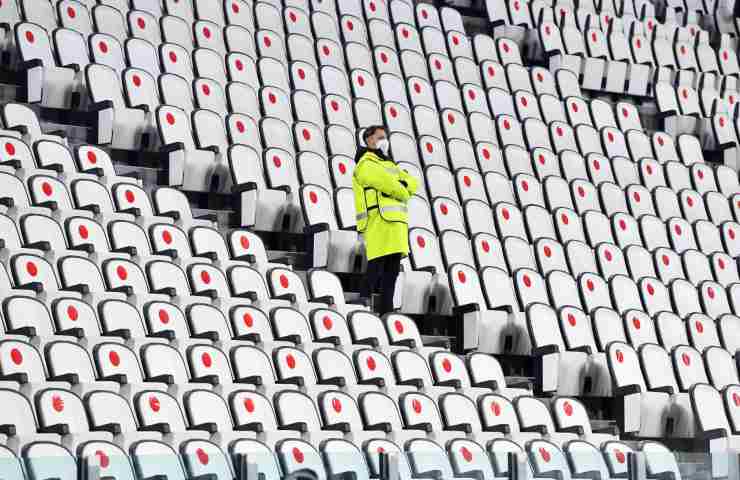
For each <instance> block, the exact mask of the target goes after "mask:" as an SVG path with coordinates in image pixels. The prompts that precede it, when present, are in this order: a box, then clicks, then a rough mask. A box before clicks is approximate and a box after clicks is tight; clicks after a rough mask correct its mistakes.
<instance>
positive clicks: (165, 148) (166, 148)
mask: <svg viewBox="0 0 740 480" xmlns="http://www.w3.org/2000/svg"><path fill="white" fill-rule="evenodd" d="M180 150H185V144H184V143H183V142H174V143H168V144H167V145H162V147H161V148H160V149H159V151H160V152H162V153H172V152H179V151H180Z"/></svg>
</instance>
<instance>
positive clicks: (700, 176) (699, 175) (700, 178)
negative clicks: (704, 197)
mask: <svg viewBox="0 0 740 480" xmlns="http://www.w3.org/2000/svg"><path fill="white" fill-rule="evenodd" d="M720 120H723V118H720ZM696 175H697V176H698V177H699V180H702V179H703V178H704V171H702V170H697V171H696Z"/></svg>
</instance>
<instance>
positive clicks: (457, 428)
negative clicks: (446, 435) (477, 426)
mask: <svg viewBox="0 0 740 480" xmlns="http://www.w3.org/2000/svg"><path fill="white" fill-rule="evenodd" d="M445 430H450V431H452V432H465V433H467V434H468V435H470V434H471V433H473V427H471V426H470V424H469V423H459V424H457V425H448V426H446V427H445Z"/></svg>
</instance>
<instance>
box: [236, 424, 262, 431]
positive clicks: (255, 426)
mask: <svg viewBox="0 0 740 480" xmlns="http://www.w3.org/2000/svg"><path fill="white" fill-rule="evenodd" d="M234 430H236V431H237V432H254V433H263V432H264V431H265V430H264V427H263V426H262V423H261V422H250V423H245V424H243V425H237V426H235V427H234Z"/></svg>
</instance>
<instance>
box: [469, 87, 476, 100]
mask: <svg viewBox="0 0 740 480" xmlns="http://www.w3.org/2000/svg"><path fill="white" fill-rule="evenodd" d="M468 97H470V99H471V100H475V90H472V89H471V90H468Z"/></svg>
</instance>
